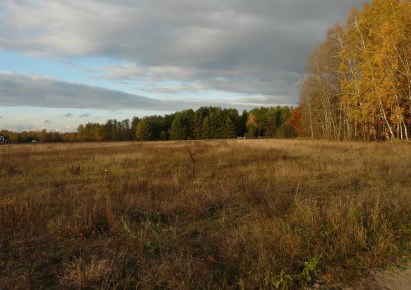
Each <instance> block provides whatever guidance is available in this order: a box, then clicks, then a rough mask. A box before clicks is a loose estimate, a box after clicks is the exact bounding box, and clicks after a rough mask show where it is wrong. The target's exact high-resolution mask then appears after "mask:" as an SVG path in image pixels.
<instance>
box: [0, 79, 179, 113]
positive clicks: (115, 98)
mask: <svg viewBox="0 0 411 290" xmlns="http://www.w3.org/2000/svg"><path fill="white" fill-rule="evenodd" d="M0 88H1V90H0V103H1V104H2V105H3V106H34V107H48V108H94V109H110V110H111V109H116V110H117V109H141V110H153V109H158V110H168V109H169V108H175V107H176V106H179V102H178V101H163V100H155V99H150V98H146V97H142V96H138V95H131V94H127V93H123V92H119V91H114V90H108V89H104V88H101V87H95V86H89V85H83V84H77V83H72V82H66V81H60V80H55V79H51V78H46V77H42V76H33V75H17V74H12V73H5V72H0ZM65 117H67V118H70V117H73V115H72V114H71V113H68V114H66V115H65Z"/></svg>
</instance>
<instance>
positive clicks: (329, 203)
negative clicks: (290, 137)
mask: <svg viewBox="0 0 411 290" xmlns="http://www.w3.org/2000/svg"><path fill="white" fill-rule="evenodd" d="M410 149H411V147H410V145H409V144H407V143H404V144H403V143H370V144H368V143H341V142H322V141H299V140H294V141H285V140H258V141H257V140H256V141H253V140H238V141H192V142H189V141H187V142H156V143H88V144H60V145H54V144H53V145H48V144H35V145H33V144H30V145H6V146H1V147H0V184H1V187H0V259H1V260H0V288H7V287H11V288H15V287H16V288H20V289H27V288H28V287H29V286H30V287H31V288H49V287H63V288H90V287H97V288H135V287H137V288H150V289H152V288H173V289H188V288H190V289H193V288H194V289H196V288H235V289H237V288H241V287H244V288H245V289H254V288H267V289H268V288H275V287H279V288H285V287H291V288H299V287H301V286H303V285H309V284H311V283H313V282H314V281H316V280H323V281H328V282H329V283H340V282H344V281H349V280H350V279H352V278H353V277H356V276H358V275H360V274H361V273H363V272H364V271H366V270H367V269H369V268H370V267H375V266H379V265H386V264H389V263H392V262H394V261H398V260H399V259H401V258H403V259H404V258H407V257H409V256H410V249H411V246H410V238H411V222H410V221H411V193H410V188H411V170H410V168H411V150H410Z"/></svg>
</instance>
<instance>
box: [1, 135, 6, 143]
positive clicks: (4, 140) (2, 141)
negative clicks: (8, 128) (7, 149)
mask: <svg viewBox="0 0 411 290" xmlns="http://www.w3.org/2000/svg"><path fill="white" fill-rule="evenodd" d="M0 143H1V144H3V143H6V138H4V136H1V135H0Z"/></svg>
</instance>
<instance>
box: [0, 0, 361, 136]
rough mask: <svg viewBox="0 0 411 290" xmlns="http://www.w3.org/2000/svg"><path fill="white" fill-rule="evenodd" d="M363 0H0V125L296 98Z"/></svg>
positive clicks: (70, 126)
mask: <svg viewBox="0 0 411 290" xmlns="http://www.w3.org/2000/svg"><path fill="white" fill-rule="evenodd" d="M361 3H363V1H360V0H309V1H308V0H207V1H196V0H162V1H160V0H0V27H1V29H0V130H1V129H7V130H14V131H21V130H40V129H47V130H51V131H54V130H56V131H61V132H67V131H75V130H76V128H77V126H78V125H79V124H85V123H87V122H98V123H105V121H106V120H107V119H114V118H115V119H118V120H124V119H128V118H132V117H133V116H139V117H143V116H147V115H154V114H158V115H164V114H167V113H172V112H175V111H178V110H182V109H189V108H192V109H196V108H198V107H201V106H221V107H230V108H237V109H238V110H243V109H252V108H254V107H258V106H276V105H289V106H295V105H296V104H297V103H298V97H299V83H300V80H301V78H302V76H303V74H304V69H305V63H306V59H307V56H308V55H309V54H310V53H311V51H312V49H313V48H314V47H315V45H317V44H319V43H320V42H321V41H322V40H323V39H324V37H325V33H326V31H327V29H328V28H329V27H330V26H331V25H333V24H334V23H335V22H338V21H339V22H344V21H345V18H346V16H347V13H348V12H349V10H350V9H351V8H352V7H353V6H357V7H360V6H361V5H362V4H361Z"/></svg>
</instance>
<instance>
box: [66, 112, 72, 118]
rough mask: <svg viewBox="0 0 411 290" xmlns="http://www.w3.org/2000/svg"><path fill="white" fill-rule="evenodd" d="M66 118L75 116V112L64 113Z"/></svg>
mask: <svg viewBox="0 0 411 290" xmlns="http://www.w3.org/2000/svg"><path fill="white" fill-rule="evenodd" d="M64 118H73V114H72V113H67V114H65V115H64Z"/></svg>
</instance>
